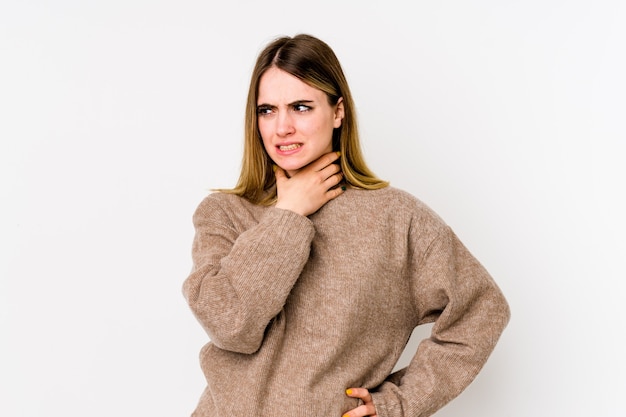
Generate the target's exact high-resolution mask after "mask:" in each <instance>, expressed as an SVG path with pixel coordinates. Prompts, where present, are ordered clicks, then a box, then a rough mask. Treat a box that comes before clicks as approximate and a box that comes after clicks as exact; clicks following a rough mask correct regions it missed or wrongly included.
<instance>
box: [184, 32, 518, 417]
mask: <svg viewBox="0 0 626 417" xmlns="http://www.w3.org/2000/svg"><path fill="white" fill-rule="evenodd" d="M193 221H194V226H195V228H196V235H195V238H194V242H193V249H192V253H193V270H192V272H191V274H190V275H189V277H188V278H187V279H186V280H185V283H184V286H183V291H184V295H185V297H186V299H187V301H188V303H189V305H190V307H191V309H192V311H193V313H194V314H195V316H196V317H197V319H198V320H199V322H200V323H201V325H202V326H203V327H204V329H205V330H206V331H207V333H208V335H209V338H210V342H209V343H208V344H206V345H205V346H204V348H203V349H202V351H201V354H200V360H201V366H202V369H203V371H204V373H205V375H206V379H207V387H206V389H205V391H204V393H203V394H202V396H201V398H200V401H199V404H198V405H197V408H196V410H195V412H194V413H193V416H197V417H200V416H202V417H231V416H234V417H239V416H242V417H243V416H268V417H282V416H285V417H287V416H289V417H294V416H302V417H341V416H349V417H360V416H378V417H411V416H415V417H417V416H420V417H423V416H428V415H431V414H432V413H434V412H435V411H436V410H438V409H439V408H441V407H442V406H443V405H444V404H446V403H447V402H448V401H450V400H451V399H452V398H454V397H455V396H457V395H458V394H459V393H460V392H461V391H462V390H463V389H464V388H465V387H466V386H467V385H468V384H469V383H470V382H471V381H472V380H473V379H474V377H475V376H476V374H477V373H478V372H479V370H480V369H481V367H482V366H483V364H484V363H485V361H486V360H487V358H488V356H489V354H490V353H491V351H492V350H493V348H494V346H495V344H496V342H497V340H498V338H499V336H500V334H501V332H502V331H503V329H504V327H505V326H506V324H507V322H508V319H509V309H508V305H507V302H506V300H505V299H504V297H503V295H502V293H501V292H500V290H499V289H498V287H497V285H496V284H495V282H494V281H493V279H492V278H491V277H490V276H489V274H488V273H487V271H486V270H485V269H484V268H483V267H482V266H481V265H480V263H479V262H478V261H477V260H476V259H475V258H474V257H473V256H472V255H471V254H470V253H469V252H468V250H467V249H466V248H465V247H464V246H463V244H462V243H461V242H460V241H459V239H458V238H457V237H456V236H455V234H454V233H453V232H452V230H450V228H449V227H448V226H447V225H446V224H445V223H444V222H443V221H442V220H441V219H440V218H439V217H438V216H437V215H436V214H435V213H434V212H433V211H431V210H430V209H429V208H428V207H427V206H426V205H424V204H423V203H422V202H420V201H419V200H418V199H416V198H415V197H413V196H411V195H410V194H408V193H406V192H403V191H401V190H398V189H395V188H393V187H391V186H389V185H388V184H387V183H386V182H385V181H382V180H380V179H378V178H377V177H376V176H375V175H374V174H373V173H372V172H371V171H370V170H369V169H368V168H367V166H366V164H365V162H364V160H363V157H362V154H361V150H360V146H359V137H358V132H357V123H356V117H355V108H354V103H353V101H352V97H351V95H350V90H349V88H348V84H347V82H346V79H345V77H344V74H343V71H342V69H341V66H340V64H339V61H338V60H337V58H336V56H335V54H334V53H333V51H332V50H331V49H330V47H329V46H328V45H327V44H325V43H324V42H322V41H321V40H319V39H317V38H314V37H311V36H308V35H298V36H295V37H293V38H290V37H282V38H279V39H277V40H275V41H274V42H272V43H270V44H269V45H268V46H267V47H266V48H265V49H264V50H263V51H262V52H261V54H260V55H259V57H258V59H257V62H256V66H255V68H254V71H253V74H252V80H251V83H250V90H249V93H248V102H247V110H246V126H245V146H244V155H243V164H242V169H241V175H240V178H239V182H238V184H237V185H236V187H235V188H234V189H232V190H220V191H219V192H215V193H211V194H210V195H208V196H207V197H206V198H205V199H204V201H202V202H201V204H200V205H199V207H198V208H197V210H196V212H195V214H194V217H193ZM432 322H434V326H433V328H432V334H431V336H430V338H428V339H426V340H424V341H422V342H421V343H420V345H419V347H418V349H417V352H416V353H415V356H414V358H413V360H412V361H411V363H410V365H409V366H408V367H407V368H405V369H402V370H400V371H398V372H395V373H393V374H392V370H393V368H394V366H395V364H396V362H397V360H398V358H399V357H400V355H401V354H402V352H403V350H404V348H405V346H406V343H407V341H408V339H409V337H410V335H411V332H412V331H413V329H414V328H415V327H416V326H418V325H420V324H424V323H432Z"/></svg>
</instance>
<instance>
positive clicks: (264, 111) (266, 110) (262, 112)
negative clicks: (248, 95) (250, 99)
mask: <svg viewBox="0 0 626 417" xmlns="http://www.w3.org/2000/svg"><path fill="white" fill-rule="evenodd" d="M256 114H257V115H259V116H266V115H268V114H272V108H271V107H269V106H259V107H257V109H256Z"/></svg>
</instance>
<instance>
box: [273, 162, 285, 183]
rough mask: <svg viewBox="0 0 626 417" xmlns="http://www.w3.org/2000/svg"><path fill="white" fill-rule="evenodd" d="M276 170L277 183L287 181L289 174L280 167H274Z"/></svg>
mask: <svg viewBox="0 0 626 417" xmlns="http://www.w3.org/2000/svg"><path fill="white" fill-rule="evenodd" d="M272 168H273V169H274V175H275V176H276V182H279V181H285V180H286V179H287V174H286V173H285V171H284V170H283V169H282V168H281V167H279V166H278V165H272Z"/></svg>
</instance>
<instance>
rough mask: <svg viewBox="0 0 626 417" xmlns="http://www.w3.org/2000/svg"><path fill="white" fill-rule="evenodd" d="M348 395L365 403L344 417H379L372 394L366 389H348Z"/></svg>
mask: <svg viewBox="0 0 626 417" xmlns="http://www.w3.org/2000/svg"><path fill="white" fill-rule="evenodd" d="M346 395H347V396H348V397H352V398H359V399H361V400H362V401H363V405H360V406H358V407H356V408H353V409H352V410H350V411H348V412H347V413H345V414H344V415H343V416H342V417H366V416H369V417H377V416H378V415H377V414H376V407H375V406H374V402H373V400H372V394H370V392H369V391H368V390H367V389H365V388H348V389H347V390H346Z"/></svg>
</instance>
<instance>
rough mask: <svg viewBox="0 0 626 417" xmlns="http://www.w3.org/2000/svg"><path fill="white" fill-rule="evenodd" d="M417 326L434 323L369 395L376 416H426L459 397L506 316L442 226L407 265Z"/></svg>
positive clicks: (487, 281) (496, 293)
mask: <svg viewBox="0 0 626 417" xmlns="http://www.w3.org/2000/svg"><path fill="white" fill-rule="evenodd" d="M410 274H411V279H412V285H413V294H414V297H413V298H414V300H415V308H416V310H417V315H418V319H419V322H420V323H427V322H433V321H434V325H433V329H432V334H431V336H430V338H428V339H425V340H423V341H422V342H421V343H420V345H419V346H418V349H417V352H416V354H415V356H414V357H413V359H412V360H411V362H410V364H409V366H408V367H407V368H404V369H402V370H401V371H399V372H397V373H395V374H392V375H391V376H390V377H389V378H387V380H386V381H385V382H384V383H383V384H382V385H380V386H379V387H378V389H377V390H376V391H375V392H373V393H372V397H373V401H374V404H375V406H376V412H377V414H378V416H379V417H426V416H430V415H432V414H433V413H435V412H436V411H437V410H438V409H440V408H441V407H443V406H444V405H445V404H446V403H448V402H449V401H450V400H452V399H453V398H455V397H456V396H458V395H459V394H460V393H461V392H462V391H463V390H464V389H465V388H466V387H467V386H468V385H469V384H470V383H471V382H472V381H473V379H474V378H475V376H476V375H477V374H478V372H479V371H480V369H481V368H482V366H483V365H484V363H485V362H486V360H487V358H488V357H489V355H490V354H491V352H492V351H493V349H494V347H495V345H496V342H497V341H498V339H499V337H500V334H501V333H502V331H503V330H504V328H505V326H506V324H507V323H508V320H509V317H510V311H509V307H508V304H507V302H506V300H505V298H504V296H503V295H502V293H501V291H500V289H499V288H498V286H497V285H496V283H495V282H494V280H493V279H492V278H491V276H490V275H489V274H488V273H487V271H486V270H485V269H484V268H483V266H482V265H480V264H479V262H478V261H477V260H476V259H475V258H474V257H473V256H472V255H471V254H470V253H469V251H468V250H467V249H466V248H465V246H464V245H463V244H462V243H461V242H460V241H459V239H458V238H457V236H456V235H455V234H454V233H453V232H452V231H451V230H450V229H449V228H448V227H447V226H446V227H444V228H443V229H442V231H441V232H440V233H439V234H438V235H437V237H436V238H434V239H433V240H432V241H431V242H430V243H429V244H428V245H427V246H426V247H425V248H419V247H417V248H416V250H415V253H414V257H413V260H412V262H411V271H410Z"/></svg>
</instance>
